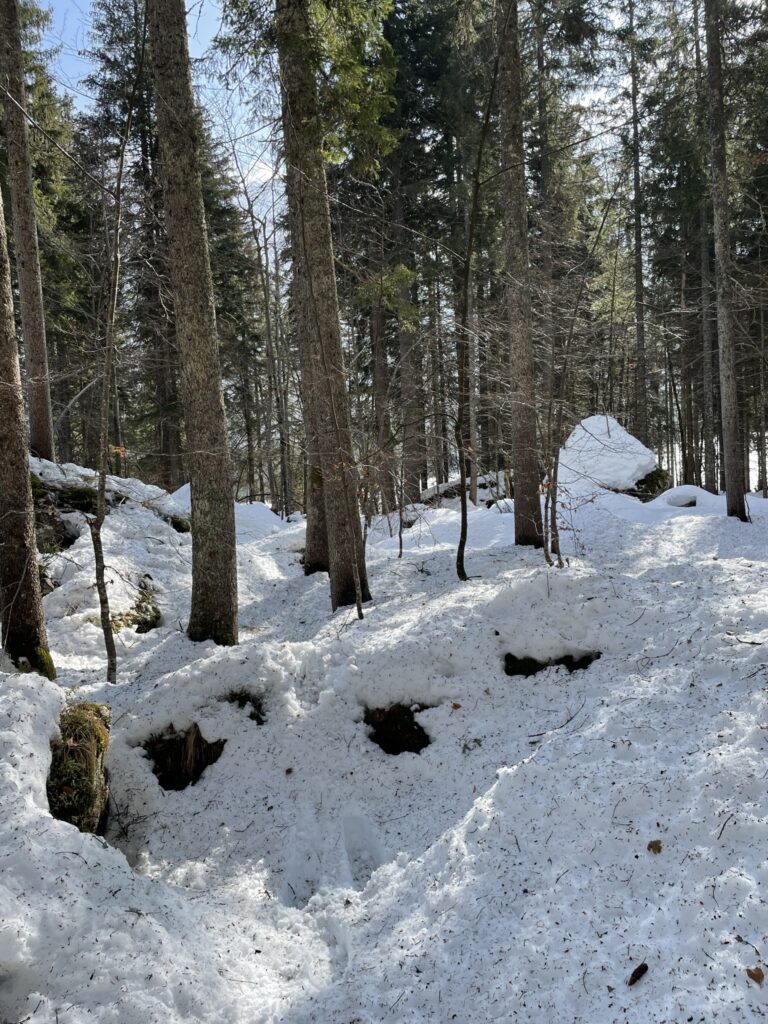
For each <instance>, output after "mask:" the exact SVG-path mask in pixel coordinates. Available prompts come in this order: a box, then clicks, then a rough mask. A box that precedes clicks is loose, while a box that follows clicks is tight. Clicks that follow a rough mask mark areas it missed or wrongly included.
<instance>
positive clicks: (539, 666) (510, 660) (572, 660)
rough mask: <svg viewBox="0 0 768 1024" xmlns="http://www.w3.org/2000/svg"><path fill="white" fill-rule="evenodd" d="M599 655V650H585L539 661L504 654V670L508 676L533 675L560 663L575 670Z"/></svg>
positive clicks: (586, 666)
mask: <svg viewBox="0 0 768 1024" xmlns="http://www.w3.org/2000/svg"><path fill="white" fill-rule="evenodd" d="M600 656H601V652H600V651H587V652H586V653H585V654H565V655H563V657H562V658H552V659H551V660H550V661H539V660H538V658H531V657H528V656H526V657H523V658H518V657H517V656H516V655H514V654H505V655H504V671H505V672H506V673H507V675H508V676H534V675H536V673H537V672H543V671H544V669H545V668H552V667H554V666H556V665H562V666H563V667H564V668H567V669H568V671H569V672H575V671H576V670H577V669H582V668H589V666H590V665H591V664H592V662H593V661H597V660H598V658H599V657H600Z"/></svg>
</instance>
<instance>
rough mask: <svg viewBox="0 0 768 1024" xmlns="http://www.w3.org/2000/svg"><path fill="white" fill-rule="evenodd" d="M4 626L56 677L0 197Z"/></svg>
mask: <svg viewBox="0 0 768 1024" xmlns="http://www.w3.org/2000/svg"><path fill="white" fill-rule="evenodd" d="M0 395H1V396H2V409H3V411H2V415H0V624H2V632H3V648H4V650H5V651H6V653H7V654H8V656H9V657H10V658H11V660H12V661H13V662H14V664H16V665H23V664H24V661H25V660H26V661H27V662H28V663H29V665H30V667H31V668H32V669H34V671H35V672H39V673H40V674H41V675H44V676H47V677H48V678H49V679H54V678H55V677H56V671H55V669H54V667H53V661H52V660H51V656H50V654H49V653H48V638H47V636H46V632H45V622H44V620H43V607H42V599H41V596H40V574H39V571H38V568H37V547H36V543H35V516H34V509H33V505H32V487H31V484H30V479H29V465H28V462H27V425H26V417H25V415H24V398H23V395H22V390H21V373H20V371H19V351H18V347H17V344H16V327H15V324H14V318H13V298H12V292H11V269H10V263H9V260H8V243H7V240H6V234H5V217H4V215H3V204H2V201H1V200H0Z"/></svg>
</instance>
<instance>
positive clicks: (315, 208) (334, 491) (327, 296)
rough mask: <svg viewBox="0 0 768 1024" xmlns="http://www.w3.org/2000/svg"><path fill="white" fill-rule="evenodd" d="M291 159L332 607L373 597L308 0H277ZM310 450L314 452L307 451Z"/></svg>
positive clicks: (302, 322) (307, 398)
mask: <svg viewBox="0 0 768 1024" xmlns="http://www.w3.org/2000/svg"><path fill="white" fill-rule="evenodd" d="M275 28H276V35H277V46H278V55H279V61H280V74H281V84H282V105H283V118H282V119H283V137H284V144H285V159H286V166H287V176H286V192H287V198H288V215H289V226H290V233H291V246H292V256H293V274H294V277H296V276H297V275H298V276H299V277H300V278H301V280H302V282H303V283H302V286H301V287H300V288H298V289H296V290H295V292H294V297H295V300H298V301H297V303H296V309H295V316H296V328H297V333H298V339H299V346H300V349H301V354H302V385H303V393H304V396H303V397H304V402H305V407H306V410H307V416H308V419H309V422H310V423H311V424H312V425H313V427H314V429H315V430H316V432H317V433H316V436H317V457H318V461H319V466H316V467H315V470H317V469H319V471H320V473H321V474H322V487H323V495H324V505H325V515H326V530H327V540H328V568H329V573H330V581H331V605H332V607H333V608H334V609H336V608H338V607H339V606H343V605H350V604H357V605H358V613H359V614H362V611H361V609H360V605H361V603H362V601H367V600H369V599H370V594H369V591H368V579H367V573H366V567H365V554H364V549H363V537H362V529H361V526H360V515H359V511H358V502H357V469H356V466H355V460H354V455H353V451H352V427H351V423H350V413H349V399H348V395H347V388H346V375H345V370H344V360H343V355H342V349H341V330H340V326H339V307H338V297H337V292H336V276H335V267H334V261H333V248H332V242H331V222H330V212H329V208H328V188H327V182H326V176H325V165H324V161H323V155H322V128H321V124H320V117H319V111H318V98H317V82H316V80H315V68H316V66H317V55H316V53H315V52H314V46H313V37H314V29H313V25H312V22H311V18H310V13H309V3H308V0H277V5H276V21H275ZM310 456H311V452H310Z"/></svg>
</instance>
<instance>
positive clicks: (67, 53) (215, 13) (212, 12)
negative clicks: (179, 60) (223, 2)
mask: <svg viewBox="0 0 768 1024" xmlns="http://www.w3.org/2000/svg"><path fill="white" fill-rule="evenodd" d="M43 6H47V7H48V8H49V9H50V11H51V14H52V24H51V27H50V29H49V30H48V32H47V33H46V36H45V42H46V45H47V46H50V47H58V48H60V52H59V54H58V56H57V58H56V61H55V64H54V68H53V73H54V75H55V78H56V81H57V82H58V84H59V86H60V88H61V89H62V90H63V91H66V92H68V93H70V95H72V97H73V98H74V99H75V100H76V102H78V103H86V102H87V96H86V95H85V93H84V92H83V90H82V88H81V87H80V84H79V83H80V80H81V79H83V78H84V77H85V76H86V75H87V74H88V70H89V65H88V62H87V60H85V59H84V58H83V57H81V56H80V52H81V51H83V50H85V49H87V48H88V45H89V40H88V32H89V29H90V21H91V3H90V0H47V3H46V2H45V0H44V2H43ZM220 14H221V11H220V5H219V3H218V0H194V2H193V3H192V4H191V7H190V9H189V48H190V52H191V54H192V56H193V57H199V56H201V55H202V53H203V52H204V51H205V49H206V47H207V46H208V44H209V43H210V41H211V39H212V37H213V36H214V35H215V33H216V30H217V29H218V26H219V19H220Z"/></svg>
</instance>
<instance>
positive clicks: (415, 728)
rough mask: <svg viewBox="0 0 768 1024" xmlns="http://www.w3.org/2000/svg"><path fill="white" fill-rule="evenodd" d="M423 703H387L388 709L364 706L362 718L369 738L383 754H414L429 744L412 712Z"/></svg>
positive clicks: (422, 705) (418, 708) (421, 708)
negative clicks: (408, 704)
mask: <svg viewBox="0 0 768 1024" xmlns="http://www.w3.org/2000/svg"><path fill="white" fill-rule="evenodd" d="M425 707H426V705H424V704H413V705H411V706H407V705H405V704H391V705H390V706H389V707H388V708H366V709H365V714H364V716H363V721H364V722H365V724H366V725H368V726H370V728H371V732H370V734H369V736H370V739H371V740H372V741H373V742H374V743H377V744H378V745H379V746H380V747H381V749H382V750H383V751H384V753H385V754H405V753H409V754H418V753H420V752H421V751H422V750H423V749H424V747H428V746H429V744H430V743H431V740H430V738H429V736H428V735H427V734H426V732H425V731H424V729H422V727H421V726H420V725H419V723H418V722H417V721H416V718H415V715H416V713H417V712H419V711H424V710H425Z"/></svg>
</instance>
